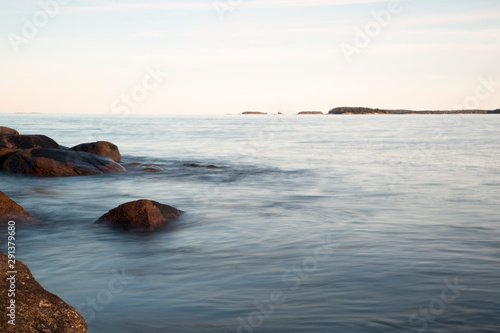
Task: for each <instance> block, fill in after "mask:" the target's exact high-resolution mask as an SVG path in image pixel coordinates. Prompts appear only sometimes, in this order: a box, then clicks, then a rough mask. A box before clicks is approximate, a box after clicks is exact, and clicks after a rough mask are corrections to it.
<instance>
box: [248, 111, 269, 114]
mask: <svg viewBox="0 0 500 333" xmlns="http://www.w3.org/2000/svg"><path fill="white" fill-rule="evenodd" d="M251 114H259V115H266V114H267V112H259V111H245V112H243V113H242V115H251Z"/></svg>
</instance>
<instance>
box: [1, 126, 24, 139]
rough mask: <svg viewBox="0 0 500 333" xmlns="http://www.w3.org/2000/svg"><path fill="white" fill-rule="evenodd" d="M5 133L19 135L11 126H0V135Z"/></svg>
mask: <svg viewBox="0 0 500 333" xmlns="http://www.w3.org/2000/svg"><path fill="white" fill-rule="evenodd" d="M6 135H19V132H18V131H16V130H15V129H12V128H8V127H4V126H0V137H2V136H6Z"/></svg>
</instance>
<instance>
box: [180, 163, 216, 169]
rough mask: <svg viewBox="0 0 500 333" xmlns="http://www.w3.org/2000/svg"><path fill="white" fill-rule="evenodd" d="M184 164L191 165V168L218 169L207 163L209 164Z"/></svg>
mask: <svg viewBox="0 0 500 333" xmlns="http://www.w3.org/2000/svg"><path fill="white" fill-rule="evenodd" d="M184 166H187V167H191V168H209V169H220V167H218V166H216V165H213V164H209V165H201V164H198V163H185V164H184Z"/></svg>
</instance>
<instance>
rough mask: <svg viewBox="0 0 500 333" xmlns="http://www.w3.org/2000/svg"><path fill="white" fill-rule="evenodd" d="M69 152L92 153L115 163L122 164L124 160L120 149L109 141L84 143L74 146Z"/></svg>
mask: <svg viewBox="0 0 500 333" xmlns="http://www.w3.org/2000/svg"><path fill="white" fill-rule="evenodd" d="M69 150H73V151H84V152H86V153H92V154H96V155H100V156H104V157H108V158H110V159H112V160H113V161H115V162H120V161H121V159H122V155H121V154H120V151H119V150H118V147H117V146H116V145H114V144H112V143H111V142H107V141H97V142H91V143H82V144H79V145H78V146H74V147H72V148H70V149H69Z"/></svg>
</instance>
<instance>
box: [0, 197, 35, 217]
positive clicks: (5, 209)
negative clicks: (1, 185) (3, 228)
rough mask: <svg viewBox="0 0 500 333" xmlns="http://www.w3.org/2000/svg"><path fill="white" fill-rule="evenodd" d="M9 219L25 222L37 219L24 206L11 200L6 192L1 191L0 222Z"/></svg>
mask: <svg viewBox="0 0 500 333" xmlns="http://www.w3.org/2000/svg"><path fill="white" fill-rule="evenodd" d="M9 221H15V222H24V221H35V218H34V217H33V216H31V215H30V214H28V213H27V212H26V211H25V210H24V209H23V207H21V206H19V205H18V204H17V203H16V202H15V201H14V200H11V199H10V198H9V197H8V196H7V195H5V193H3V192H2V191H0V223H5V222H9Z"/></svg>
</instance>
